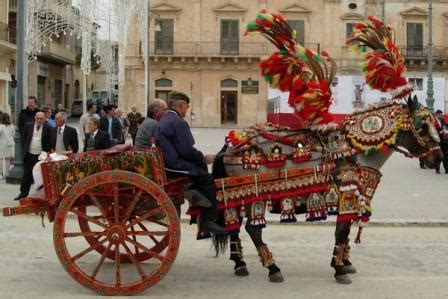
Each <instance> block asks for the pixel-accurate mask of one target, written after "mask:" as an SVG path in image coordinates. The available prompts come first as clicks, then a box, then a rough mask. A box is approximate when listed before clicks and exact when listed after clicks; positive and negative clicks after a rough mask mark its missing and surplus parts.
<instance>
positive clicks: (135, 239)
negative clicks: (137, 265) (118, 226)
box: [131, 226, 138, 254]
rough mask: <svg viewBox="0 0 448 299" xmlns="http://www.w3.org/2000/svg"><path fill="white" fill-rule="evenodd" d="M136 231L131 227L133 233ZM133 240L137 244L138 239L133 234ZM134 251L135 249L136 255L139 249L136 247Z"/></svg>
mask: <svg viewBox="0 0 448 299" xmlns="http://www.w3.org/2000/svg"><path fill="white" fill-rule="evenodd" d="M134 231H135V229H134V227H133V226H131V232H134ZM132 239H133V240H134V241H136V242H137V237H136V235H135V234H132ZM134 249H135V254H138V247H137V246H135V245H134Z"/></svg>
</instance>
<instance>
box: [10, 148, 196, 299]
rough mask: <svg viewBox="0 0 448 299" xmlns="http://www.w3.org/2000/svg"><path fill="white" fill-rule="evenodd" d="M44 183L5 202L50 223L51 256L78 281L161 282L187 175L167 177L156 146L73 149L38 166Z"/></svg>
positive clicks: (99, 287) (107, 285) (131, 288)
mask: <svg viewBox="0 0 448 299" xmlns="http://www.w3.org/2000/svg"><path fill="white" fill-rule="evenodd" d="M41 168H42V174H43V181H44V185H43V189H42V190H40V191H37V192H36V193H34V194H31V195H29V196H28V197H27V198H25V199H21V200H20V206H18V207H12V208H4V209H3V215H4V216H12V215H19V214H29V213H36V214H40V215H41V216H42V217H44V215H47V217H48V219H49V221H50V222H54V226H53V240H54V247H55V250H56V254H57V256H58V258H59V260H60V262H61V264H62V265H63V267H64V268H65V269H66V271H67V272H68V273H69V274H70V275H71V276H72V277H73V279H75V280H76V281H77V282H79V283H80V284H82V285H84V286H85V287H88V288H90V289H92V290H94V291H96V292H98V293H101V294H105V295H115V294H132V293H136V292H139V291H142V290H144V289H146V288H149V287H151V286H152V285H154V284H156V283H157V282H158V281H159V280H161V279H162V278H163V277H164V276H165V274H166V273H167V272H168V270H169V269H170V267H171V265H172V264H173V262H174V260H175V258H176V254H177V251H178V248H179V240H180V226H179V216H178V212H179V211H180V205H181V204H182V203H183V201H184V191H185V188H186V186H187V184H186V182H187V180H186V179H183V178H177V179H167V178H166V176H165V171H164V162H163V156H162V154H161V152H160V150H159V149H158V148H152V149H148V150H142V151H134V150H132V149H129V148H128V149H127V148H126V147H120V146H117V147H115V148H112V149H110V150H106V151H98V152H87V153H82V154H76V155H72V156H71V157H69V159H67V160H63V161H54V162H44V163H42V164H41Z"/></svg>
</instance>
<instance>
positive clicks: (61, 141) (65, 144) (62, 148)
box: [54, 112, 78, 154]
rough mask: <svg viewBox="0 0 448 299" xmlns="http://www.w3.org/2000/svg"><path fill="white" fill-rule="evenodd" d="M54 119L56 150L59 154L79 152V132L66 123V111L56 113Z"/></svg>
mask: <svg viewBox="0 0 448 299" xmlns="http://www.w3.org/2000/svg"><path fill="white" fill-rule="evenodd" d="M54 120H55V122H56V126H57V127H56V134H54V136H55V137H56V140H55V143H54V144H55V151H56V153H58V154H63V153H64V152H68V151H71V152H73V153H77V152H78V133H76V129H75V128H73V127H70V126H67V125H66V124H65V122H66V120H67V115H66V114H65V112H58V113H56V115H55V117H54Z"/></svg>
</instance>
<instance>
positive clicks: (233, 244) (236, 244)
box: [230, 234, 249, 276]
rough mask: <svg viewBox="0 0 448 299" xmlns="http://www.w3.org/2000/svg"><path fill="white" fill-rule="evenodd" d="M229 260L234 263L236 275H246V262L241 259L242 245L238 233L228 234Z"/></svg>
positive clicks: (247, 273)
mask: <svg viewBox="0 0 448 299" xmlns="http://www.w3.org/2000/svg"><path fill="white" fill-rule="evenodd" d="M230 260H232V261H234V263H235V267H234V270H235V275H236V276H248V275H249V271H248V270H247V267H246V263H245V262H244V261H243V247H242V246H241V239H240V236H239V234H234V235H231V236H230Z"/></svg>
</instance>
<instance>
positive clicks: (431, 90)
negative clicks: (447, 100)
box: [426, 0, 434, 112]
mask: <svg viewBox="0 0 448 299" xmlns="http://www.w3.org/2000/svg"><path fill="white" fill-rule="evenodd" d="M428 13H429V15H428V18H429V26H428V27H429V28H428V29H429V39H428V88H427V91H426V95H427V98H426V105H427V106H428V109H429V111H431V112H434V81H433V79H432V0H429V7H428Z"/></svg>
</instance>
